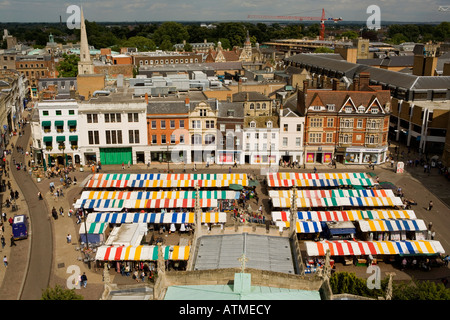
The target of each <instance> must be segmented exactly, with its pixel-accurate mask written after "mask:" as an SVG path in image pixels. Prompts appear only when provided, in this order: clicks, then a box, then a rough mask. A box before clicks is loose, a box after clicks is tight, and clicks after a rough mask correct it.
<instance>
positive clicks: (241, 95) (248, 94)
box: [233, 91, 271, 102]
mask: <svg viewBox="0 0 450 320" xmlns="http://www.w3.org/2000/svg"><path fill="white" fill-rule="evenodd" d="M233 101H234V102H243V101H271V99H270V98H269V97H267V96H265V95H263V94H262V93H259V92H255V91H242V92H238V93H235V94H233Z"/></svg>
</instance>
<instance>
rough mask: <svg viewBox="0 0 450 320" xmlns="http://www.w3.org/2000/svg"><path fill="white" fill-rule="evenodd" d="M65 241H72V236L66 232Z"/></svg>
mask: <svg viewBox="0 0 450 320" xmlns="http://www.w3.org/2000/svg"><path fill="white" fill-rule="evenodd" d="M66 239H67V243H71V242H72V236H71V235H70V233H68V234H67V237H66Z"/></svg>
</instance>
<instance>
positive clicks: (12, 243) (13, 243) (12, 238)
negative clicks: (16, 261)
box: [9, 236, 17, 247]
mask: <svg viewBox="0 0 450 320" xmlns="http://www.w3.org/2000/svg"><path fill="white" fill-rule="evenodd" d="M10 241H11V244H10V245H9V246H10V247H12V246H17V244H16V242H15V241H14V236H11V239H10Z"/></svg>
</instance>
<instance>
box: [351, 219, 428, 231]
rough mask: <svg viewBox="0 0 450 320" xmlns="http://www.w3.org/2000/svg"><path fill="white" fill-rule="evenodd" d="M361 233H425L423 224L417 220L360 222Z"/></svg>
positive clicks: (425, 229)
mask: <svg viewBox="0 0 450 320" xmlns="http://www.w3.org/2000/svg"><path fill="white" fill-rule="evenodd" d="M358 223H359V227H360V229H361V231H362V232H369V231H375V232H376V231H378V232H380V231H427V226H426V225H425V222H424V221H423V220H421V219H418V220H360V221H358Z"/></svg>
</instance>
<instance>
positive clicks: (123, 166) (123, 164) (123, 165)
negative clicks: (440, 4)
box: [122, 162, 125, 170]
mask: <svg viewBox="0 0 450 320" xmlns="http://www.w3.org/2000/svg"><path fill="white" fill-rule="evenodd" d="M124 169H125V163H123V162H122V170H124Z"/></svg>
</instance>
